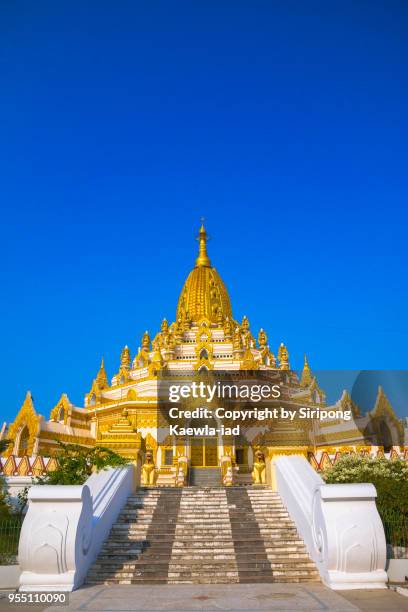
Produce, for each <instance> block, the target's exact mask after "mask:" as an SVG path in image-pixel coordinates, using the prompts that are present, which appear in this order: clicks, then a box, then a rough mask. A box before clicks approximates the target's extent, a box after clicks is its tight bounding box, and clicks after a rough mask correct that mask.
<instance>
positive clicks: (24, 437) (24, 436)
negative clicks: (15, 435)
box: [17, 425, 30, 457]
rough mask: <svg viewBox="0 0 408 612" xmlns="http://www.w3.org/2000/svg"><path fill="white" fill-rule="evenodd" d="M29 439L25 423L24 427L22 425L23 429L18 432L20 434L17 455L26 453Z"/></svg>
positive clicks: (20, 455)
mask: <svg viewBox="0 0 408 612" xmlns="http://www.w3.org/2000/svg"><path fill="white" fill-rule="evenodd" d="M29 439H30V432H29V430H28V427H27V425H26V426H25V427H23V429H22V430H21V432H20V436H19V440H18V451H17V456H18V457H24V455H26V454H27V449H28V442H29Z"/></svg>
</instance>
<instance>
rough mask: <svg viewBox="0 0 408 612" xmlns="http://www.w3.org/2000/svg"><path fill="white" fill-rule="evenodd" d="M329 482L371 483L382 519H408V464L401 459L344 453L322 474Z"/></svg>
mask: <svg viewBox="0 0 408 612" xmlns="http://www.w3.org/2000/svg"><path fill="white" fill-rule="evenodd" d="M322 476H323V478H324V480H325V481H326V482H327V483H328V484H332V483H344V482H371V483H373V485H374V486H375V488H376V489H377V507H378V510H379V512H380V515H381V517H382V518H383V520H384V519H385V518H386V517H389V516H391V515H393V516H399V517H401V519H405V520H406V519H408V464H407V462H405V461H403V460H402V459H394V460H388V459H382V458H372V457H367V456H361V455H354V454H351V455H344V456H343V457H341V458H340V459H338V461H336V463H335V465H334V466H333V467H331V468H329V469H327V470H325V471H324V472H323V474H322Z"/></svg>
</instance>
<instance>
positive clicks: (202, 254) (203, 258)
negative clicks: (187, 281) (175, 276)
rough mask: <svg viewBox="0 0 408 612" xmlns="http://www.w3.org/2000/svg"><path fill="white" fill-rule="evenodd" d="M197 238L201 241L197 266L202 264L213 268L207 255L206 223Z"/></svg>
mask: <svg viewBox="0 0 408 612" xmlns="http://www.w3.org/2000/svg"><path fill="white" fill-rule="evenodd" d="M197 240H198V242H199V250H198V257H197V259H196V262H195V265H196V268H198V267H200V266H205V267H207V268H211V262H210V259H209V257H208V255H207V240H208V236H207V232H206V231H205V227H204V223H203V224H202V226H201V227H200V233H199V234H198V237H197Z"/></svg>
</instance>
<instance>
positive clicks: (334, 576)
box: [274, 456, 387, 590]
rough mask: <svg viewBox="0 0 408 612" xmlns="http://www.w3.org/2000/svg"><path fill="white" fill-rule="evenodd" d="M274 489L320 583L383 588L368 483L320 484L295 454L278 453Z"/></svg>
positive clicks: (382, 554) (381, 545) (382, 552)
mask: <svg viewBox="0 0 408 612" xmlns="http://www.w3.org/2000/svg"><path fill="white" fill-rule="evenodd" d="M274 463H275V469H276V482H277V490H278V492H279V494H280V496H281V498H282V500H283V503H284V504H285V506H286V508H287V510H288V512H289V514H290V516H291V518H292V519H293V520H294V522H295V524H296V527H297V529H298V532H299V534H300V536H301V537H302V538H303V540H304V542H305V545H306V547H307V550H308V552H309V554H310V557H311V558H312V560H313V561H314V562H315V563H316V566H317V568H318V570H319V573H320V575H321V577H322V580H323V582H324V583H325V584H326V585H327V586H329V587H331V588H332V589H336V590H341V589H375V588H386V582H387V574H386V572H385V564H386V543H385V535H384V528H383V525H382V522H381V519H380V516H379V514H378V511H377V507H376V504H375V498H376V497H377V492H376V490H375V487H374V486H373V485H372V484H368V483H365V484H332V485H326V484H324V482H323V480H322V478H321V477H320V476H319V475H318V474H317V473H316V472H315V471H314V470H313V468H312V467H311V466H310V464H309V463H308V461H307V460H306V459H305V458H303V457H300V456H285V457H277V458H276V459H275V461H274Z"/></svg>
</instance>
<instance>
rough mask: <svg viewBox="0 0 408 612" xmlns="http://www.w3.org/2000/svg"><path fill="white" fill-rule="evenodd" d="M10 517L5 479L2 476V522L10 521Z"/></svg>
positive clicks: (0, 518)
mask: <svg viewBox="0 0 408 612" xmlns="http://www.w3.org/2000/svg"><path fill="white" fill-rule="evenodd" d="M10 515H11V509H10V506H9V504H8V503H7V494H6V491H5V483H4V479H3V478H1V476H0V520H4V519H8V518H10Z"/></svg>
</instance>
